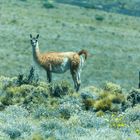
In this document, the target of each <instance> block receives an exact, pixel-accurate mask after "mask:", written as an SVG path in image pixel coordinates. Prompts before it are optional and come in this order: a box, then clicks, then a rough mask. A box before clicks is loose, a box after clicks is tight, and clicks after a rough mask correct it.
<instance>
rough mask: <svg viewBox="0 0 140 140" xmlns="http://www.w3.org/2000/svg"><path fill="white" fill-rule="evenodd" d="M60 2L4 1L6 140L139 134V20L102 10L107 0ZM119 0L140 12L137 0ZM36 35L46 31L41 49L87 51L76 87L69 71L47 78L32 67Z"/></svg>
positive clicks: (105, 139) (2, 117)
mask: <svg viewBox="0 0 140 140" xmlns="http://www.w3.org/2000/svg"><path fill="white" fill-rule="evenodd" d="M59 2H60V3H57V2H55V1H53V0H43V1H42V0H36V1H34V0H12V1H11V0H7V1H5V0H1V1H0V13H1V14H0V19H1V20H0V31H1V34H0V43H1V44H0V54H1V55H0V62H1V64H0V140H11V139H15V140H66V139H67V140H87V139H88V140H139V139H140V104H139V103H140V89H137V86H138V71H139V66H140V64H139V58H140V55H139V50H140V47H139V44H140V43H139V42H140V38H139V32H140V26H139V21H140V18H139V17H131V16H129V15H121V14H118V13H115V12H117V11H118V9H117V8H116V9H113V8H112V9H111V10H110V12H109V13H107V12H104V11H101V10H99V9H102V8H101V7H100V8H98V2H101V1H92V0H91V1H88V2H89V3H90V2H91V3H92V4H94V6H93V7H84V6H82V5H81V6H80V5H78V6H75V4H74V5H68V4H62V3H61V2H62V1H59ZM114 2H121V3H120V5H122V6H124V7H123V9H128V10H138V8H137V6H138V3H137V6H136V1H134V2H132V1H129V0H128V1H119V0H115V1H114ZM110 3H111V1H110V0H108V1H102V3H101V4H102V5H104V4H110ZM123 3H125V4H123ZM97 9H98V10H97ZM102 10H105V9H104V8H103V9H102ZM111 12H114V13H111ZM127 14H128V13H127ZM30 33H32V34H35V35H36V33H39V34H40V40H39V45H40V49H41V51H42V52H43V51H45V50H47V51H79V50H81V49H86V50H87V51H88V52H89V57H88V60H87V62H86V64H85V67H84V69H83V72H82V87H81V90H80V91H79V92H78V93H77V92H75V91H74V89H73V85H72V80H71V76H70V74H68V73H65V74H64V75H54V76H53V83H51V84H49V83H47V82H46V75H45V74H46V73H45V72H44V71H43V70H41V69H38V67H37V66H36V65H35V66H33V67H31V65H33V64H34V63H33V60H32V50H31V45H30V40H29V34H30ZM30 67H31V69H30ZM62 79H63V80H62Z"/></svg>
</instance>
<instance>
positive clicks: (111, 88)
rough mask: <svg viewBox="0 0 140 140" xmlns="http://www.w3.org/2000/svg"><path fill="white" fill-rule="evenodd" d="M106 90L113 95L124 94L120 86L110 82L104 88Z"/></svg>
mask: <svg viewBox="0 0 140 140" xmlns="http://www.w3.org/2000/svg"><path fill="white" fill-rule="evenodd" d="M104 90H105V91H108V92H111V93H122V88H121V86H120V85H117V84H114V83H111V82H108V83H106V84H105V86H104Z"/></svg>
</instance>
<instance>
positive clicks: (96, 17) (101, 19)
mask: <svg viewBox="0 0 140 140" xmlns="http://www.w3.org/2000/svg"><path fill="white" fill-rule="evenodd" d="M95 19H96V20H98V21H103V20H104V17H103V16H102V15H95Z"/></svg>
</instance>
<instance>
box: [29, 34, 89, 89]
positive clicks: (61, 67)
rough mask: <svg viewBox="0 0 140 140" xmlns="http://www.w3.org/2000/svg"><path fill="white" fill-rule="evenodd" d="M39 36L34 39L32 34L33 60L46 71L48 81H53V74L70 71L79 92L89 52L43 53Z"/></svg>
mask: <svg viewBox="0 0 140 140" xmlns="http://www.w3.org/2000/svg"><path fill="white" fill-rule="evenodd" d="M38 38H39V34H37V36H36V37H33V36H32V34H30V39H31V45H32V50H33V58H34V60H35V62H36V63H37V64H39V65H40V66H41V67H42V68H44V69H45V71H46V73H47V80H48V82H49V83H50V82H51V81H52V73H64V72H66V71H67V70H70V72H71V75H72V79H73V82H74V87H75V90H76V91H78V90H79V88H80V84H81V79H80V74H81V71H82V67H83V64H84V62H85V60H86V59H87V51H86V50H81V51H79V52H78V53H77V52H46V53H41V52H40V50H39V45H38ZM82 55H84V57H83V56H82Z"/></svg>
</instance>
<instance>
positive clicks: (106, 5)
mask: <svg viewBox="0 0 140 140" xmlns="http://www.w3.org/2000/svg"><path fill="white" fill-rule="evenodd" d="M56 1H57V2H60V3H67V4H72V5H78V6H81V7H85V8H95V9H100V10H104V11H107V12H116V13H120V14H126V15H131V16H140V8H139V7H140V0H56Z"/></svg>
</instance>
